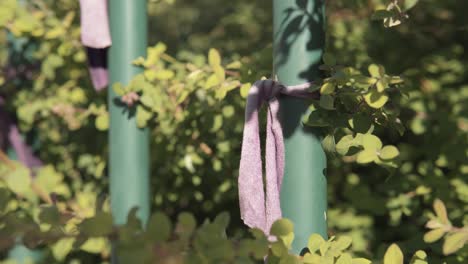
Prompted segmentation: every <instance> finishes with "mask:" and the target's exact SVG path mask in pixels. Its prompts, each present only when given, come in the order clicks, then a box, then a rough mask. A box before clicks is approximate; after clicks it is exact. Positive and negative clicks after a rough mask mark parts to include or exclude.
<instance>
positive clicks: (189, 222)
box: [176, 212, 197, 236]
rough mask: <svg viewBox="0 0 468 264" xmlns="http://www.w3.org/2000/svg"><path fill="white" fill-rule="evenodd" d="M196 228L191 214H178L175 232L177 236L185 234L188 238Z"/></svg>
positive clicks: (195, 222)
mask: <svg viewBox="0 0 468 264" xmlns="http://www.w3.org/2000/svg"><path fill="white" fill-rule="evenodd" d="M196 227H197V221H196V220H195V217H193V215H192V214H190V213H186V212H183V213H180V214H179V216H178V217H177V228H176V231H177V233H178V234H179V235H180V234H185V235H188V236H190V235H191V234H192V232H193V231H194V230H195V228H196Z"/></svg>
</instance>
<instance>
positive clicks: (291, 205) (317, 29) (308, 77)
mask: <svg viewBox="0 0 468 264" xmlns="http://www.w3.org/2000/svg"><path fill="white" fill-rule="evenodd" d="M323 2H324V1H321V0H274V1H273V17H274V19H273V27H274V51H273V53H274V72H275V76H276V77H277V78H278V80H279V81H280V82H281V83H283V84H285V85H294V84H301V83H304V82H307V81H312V80H314V79H315V78H317V77H318V76H319V70H318V65H319V64H320V60H321V57H322V53H323V48H324V42H325V33H324V24H325V21H324V20H325V17H324V3H323ZM280 104H281V120H282V125H283V133H284V138H285V142H284V144H285V175H284V179H283V185H282V190H281V209H282V212H283V217H286V218H289V219H291V220H292V221H293V223H294V230H295V240H294V242H293V250H294V251H295V252H297V253H299V252H300V251H301V250H302V249H303V248H304V247H306V246H307V241H308V238H309V236H310V235H311V234H312V233H318V234H320V235H321V236H323V237H324V238H326V237H327V222H326V220H327V219H326V211H327V181H326V176H325V169H326V157H325V153H324V151H323V148H322V145H321V138H320V136H319V134H318V131H317V130H314V129H310V128H308V127H304V126H303V124H302V118H303V116H304V115H305V114H306V111H307V108H308V104H307V102H306V101H305V100H304V99H297V98H292V97H283V98H282V99H281V100H280Z"/></svg>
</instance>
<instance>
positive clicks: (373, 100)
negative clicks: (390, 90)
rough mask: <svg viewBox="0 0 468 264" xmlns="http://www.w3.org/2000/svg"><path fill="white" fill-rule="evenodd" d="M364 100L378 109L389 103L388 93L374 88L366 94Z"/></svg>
mask: <svg viewBox="0 0 468 264" xmlns="http://www.w3.org/2000/svg"><path fill="white" fill-rule="evenodd" d="M364 100H365V101H366V103H367V104H368V105H369V106H370V107H372V108H376V109H378V108H381V107H382V106H384V105H385V104H386V103H387V101H388V95H386V94H385V93H381V92H379V91H377V90H376V89H372V90H370V91H369V92H368V93H367V94H365V95H364Z"/></svg>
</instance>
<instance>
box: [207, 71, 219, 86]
mask: <svg viewBox="0 0 468 264" xmlns="http://www.w3.org/2000/svg"><path fill="white" fill-rule="evenodd" d="M220 83H221V81H220V80H219V78H218V76H217V75H216V73H213V74H211V75H210V76H209V77H208V79H207V80H206V82H205V89H209V88H211V87H213V86H216V85H218V84H220Z"/></svg>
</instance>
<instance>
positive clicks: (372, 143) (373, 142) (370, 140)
mask: <svg viewBox="0 0 468 264" xmlns="http://www.w3.org/2000/svg"><path fill="white" fill-rule="evenodd" d="M361 140H362V147H363V148H364V149H366V150H374V151H378V150H380V149H381V148H382V141H381V140H380V138H378V137H376V136H375V135H372V134H364V135H362V139H361Z"/></svg>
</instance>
